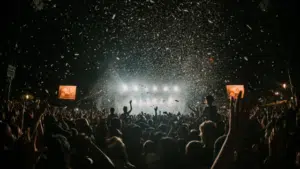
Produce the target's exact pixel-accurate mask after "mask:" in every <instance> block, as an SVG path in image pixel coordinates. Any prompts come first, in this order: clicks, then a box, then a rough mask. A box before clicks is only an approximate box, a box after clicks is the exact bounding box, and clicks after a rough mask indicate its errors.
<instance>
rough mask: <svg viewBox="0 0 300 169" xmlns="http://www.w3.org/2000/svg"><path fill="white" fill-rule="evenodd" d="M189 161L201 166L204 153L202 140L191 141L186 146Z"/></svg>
mask: <svg viewBox="0 0 300 169" xmlns="http://www.w3.org/2000/svg"><path fill="white" fill-rule="evenodd" d="M185 155H186V157H187V160H188V163H189V164H191V165H197V166H199V163H200V161H201V158H202V155H203V144H202V143H201V142H200V141H190V142H189V143H188V144H187V145H186V147H185Z"/></svg>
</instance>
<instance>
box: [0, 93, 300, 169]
mask: <svg viewBox="0 0 300 169" xmlns="http://www.w3.org/2000/svg"><path fill="white" fill-rule="evenodd" d="M206 100H207V105H206V107H205V108H204V109H203V110H200V109H196V110H195V109H192V108H191V111H192V113H168V112H163V111H162V110H159V108H158V107H155V108H154V110H153V112H147V113H143V112H141V113H140V114H137V115H132V114H131V110H132V104H131V101H130V103H129V104H130V108H129V109H128V107H126V106H124V108H123V112H122V113H117V112H115V109H114V108H110V110H109V112H106V111H105V110H102V111H99V110H92V109H91V110H81V109H68V108H59V107H55V106H51V105H49V104H47V103H46V102H30V103H29V102H26V103H25V102H18V101H10V102H3V103H2V104H1V106H2V107H1V112H0V113H1V117H0V119H1V120H0V146H1V149H0V164H1V165H0V168H1V169H10V168H12V169H102V168H103V169H112V168H116V169H135V168H137V169H208V168H213V169H221V168H222V169H227V168H228V169H229V168H234V169H248V168H249V169H250V168H251V169H260V168H262V169H277V168H278V169H279V168H280V169H294V168H299V167H300V165H299V162H300V149H299V146H300V135H299V134H300V131H299V117H298V115H299V109H298V107H297V106H296V105H295V104H292V103H291V104H282V105H275V106H270V107H261V106H260V107H258V106H251V105H247V103H245V99H242V98H241V95H240V96H239V98H238V99H231V102H230V104H229V103H228V105H230V106H229V108H228V111H225V112H221V111H220V109H218V107H216V106H214V105H213V101H214V99H213V97H212V96H208V97H206ZM133 108H134V107H133ZM161 111H162V112H161Z"/></svg>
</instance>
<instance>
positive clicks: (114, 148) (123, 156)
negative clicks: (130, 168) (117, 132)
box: [107, 136, 128, 163]
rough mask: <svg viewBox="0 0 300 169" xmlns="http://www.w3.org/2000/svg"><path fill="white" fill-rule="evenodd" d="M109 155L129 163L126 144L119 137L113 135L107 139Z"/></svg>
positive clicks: (113, 158)
mask: <svg viewBox="0 0 300 169" xmlns="http://www.w3.org/2000/svg"><path fill="white" fill-rule="evenodd" d="M107 145H108V150H107V151H108V156H109V157H110V158H111V159H112V160H113V161H114V160H122V161H124V163H128V156H127V152H126V147H125V144H124V143H123V141H122V139H121V138H119V137H115V136H114V137H111V138H109V139H108V140H107Z"/></svg>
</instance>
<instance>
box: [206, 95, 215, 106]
mask: <svg viewBox="0 0 300 169" xmlns="http://www.w3.org/2000/svg"><path fill="white" fill-rule="evenodd" d="M214 101H215V99H214V97H213V96H212V95H208V96H206V102H207V104H208V105H209V106H211V105H212V104H213V102H214Z"/></svg>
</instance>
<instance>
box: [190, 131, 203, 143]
mask: <svg viewBox="0 0 300 169" xmlns="http://www.w3.org/2000/svg"><path fill="white" fill-rule="evenodd" d="M189 139H190V140H198V141H199V140H200V137H199V130H196V129H192V130H191V131H190V133H189Z"/></svg>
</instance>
